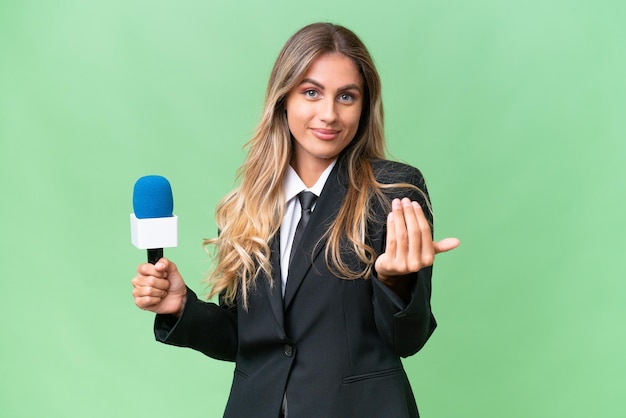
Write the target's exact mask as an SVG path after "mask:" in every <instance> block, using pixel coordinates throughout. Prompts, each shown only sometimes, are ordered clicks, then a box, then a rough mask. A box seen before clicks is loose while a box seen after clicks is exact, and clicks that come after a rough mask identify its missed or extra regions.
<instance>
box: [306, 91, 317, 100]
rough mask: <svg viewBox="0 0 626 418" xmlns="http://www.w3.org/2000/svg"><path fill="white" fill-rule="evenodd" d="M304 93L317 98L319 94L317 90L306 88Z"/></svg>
mask: <svg viewBox="0 0 626 418" xmlns="http://www.w3.org/2000/svg"><path fill="white" fill-rule="evenodd" d="M304 95H305V96H306V97H308V98H315V97H317V96H318V94H317V91H316V90H311V89H309V90H305V91H304Z"/></svg>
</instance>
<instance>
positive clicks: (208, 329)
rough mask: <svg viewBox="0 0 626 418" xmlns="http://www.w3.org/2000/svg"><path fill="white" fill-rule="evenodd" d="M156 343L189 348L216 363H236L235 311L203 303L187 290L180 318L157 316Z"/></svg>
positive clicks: (234, 308)
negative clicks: (220, 361) (224, 361)
mask: <svg viewBox="0 0 626 418" xmlns="http://www.w3.org/2000/svg"><path fill="white" fill-rule="evenodd" d="M154 336H155V338H156V340H157V341H159V342H162V343H165V344H170V345H175V346H178V347H188V348H192V349H194V350H197V351H200V352H201V353H204V354H205V355H207V356H209V357H213V358H215V359H218V360H227V361H235V357H236V355H237V347H238V337H237V308H236V307H229V306H226V305H225V304H224V303H222V302H221V298H220V304H219V305H217V304H215V303H211V302H203V301H201V300H199V299H198V297H197V295H196V294H195V293H194V292H193V291H192V290H191V289H189V288H187V301H186V303H185V308H184V309H183V313H182V315H181V316H180V318H176V317H175V316H174V315H157V316H156V318H155V321H154Z"/></svg>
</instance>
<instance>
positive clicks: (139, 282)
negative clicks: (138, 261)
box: [131, 275, 170, 290]
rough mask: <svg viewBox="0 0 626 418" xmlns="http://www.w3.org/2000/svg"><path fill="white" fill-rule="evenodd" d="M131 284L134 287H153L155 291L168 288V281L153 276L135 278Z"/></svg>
mask: <svg viewBox="0 0 626 418" xmlns="http://www.w3.org/2000/svg"><path fill="white" fill-rule="evenodd" d="M131 283H132V284H133V286H134V287H154V288H156V289H161V290H167V289H169V287H170V281H169V280H167V279H162V278H160V277H154V276H142V275H138V276H136V277H135V278H134V279H133V280H132V281H131Z"/></svg>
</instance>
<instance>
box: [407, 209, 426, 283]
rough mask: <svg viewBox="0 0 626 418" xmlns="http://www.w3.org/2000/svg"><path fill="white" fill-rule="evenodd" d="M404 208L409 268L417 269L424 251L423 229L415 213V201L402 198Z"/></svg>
mask: <svg viewBox="0 0 626 418" xmlns="http://www.w3.org/2000/svg"><path fill="white" fill-rule="evenodd" d="M402 206H403V209H404V222H405V224H406V231H407V240H408V241H407V254H406V260H407V263H408V264H407V268H408V269H409V271H417V270H419V268H420V256H421V253H422V246H423V243H422V231H421V226H420V223H419V220H418V218H417V215H416V213H415V209H414V206H413V202H411V201H410V200H409V199H407V198H404V199H402Z"/></svg>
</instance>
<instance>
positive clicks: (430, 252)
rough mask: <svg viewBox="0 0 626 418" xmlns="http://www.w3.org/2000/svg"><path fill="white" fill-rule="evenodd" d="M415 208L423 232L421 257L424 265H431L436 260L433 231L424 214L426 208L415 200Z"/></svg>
mask: <svg viewBox="0 0 626 418" xmlns="http://www.w3.org/2000/svg"><path fill="white" fill-rule="evenodd" d="M413 209H414V211H415V217H416V218H417V222H418V223H419V226H420V232H421V241H422V248H421V250H422V252H421V259H422V263H423V265H426V266H429V265H431V264H432V263H433V262H434V261H435V260H434V258H435V250H434V248H433V238H432V232H431V229H430V224H429V223H428V221H427V220H426V216H425V215H424V210H423V209H422V207H421V206H420V204H419V203H417V202H413Z"/></svg>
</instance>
